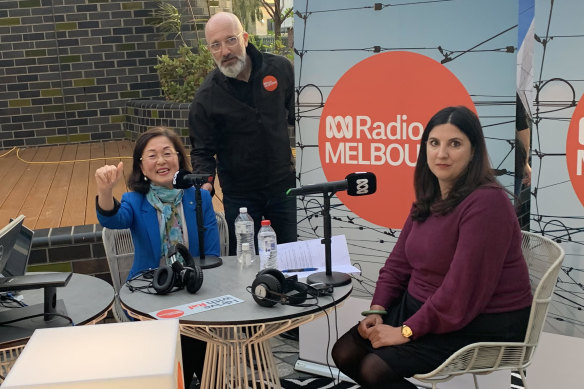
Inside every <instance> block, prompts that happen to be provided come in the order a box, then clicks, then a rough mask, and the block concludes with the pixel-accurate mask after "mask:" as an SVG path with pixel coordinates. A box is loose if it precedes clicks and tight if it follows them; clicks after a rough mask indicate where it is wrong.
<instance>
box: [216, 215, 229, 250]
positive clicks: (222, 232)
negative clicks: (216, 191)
mask: <svg viewBox="0 0 584 389" xmlns="http://www.w3.org/2000/svg"><path fill="white" fill-rule="evenodd" d="M215 218H216V219H217V228H219V245H220V251H219V255H224V256H226V255H229V230H228V229H227V220H225V213H224V212H215Z"/></svg>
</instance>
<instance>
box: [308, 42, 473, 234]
mask: <svg viewBox="0 0 584 389" xmlns="http://www.w3.org/2000/svg"><path fill="white" fill-rule="evenodd" d="M452 105H464V106H467V107H469V108H470V109H472V110H473V111H474V112H476V109H475V107H474V104H473V102H472V99H471V98H470V96H469V94H468V92H467V91H466V89H465V87H464V85H462V83H461V82H460V81H459V80H458V79H457V78H456V76H454V74H452V72H450V71H449V70H448V69H447V68H446V67H444V66H443V65H442V64H440V63H438V62H436V61H434V60H433V59H431V58H428V57H426V56H423V55H421V54H417V53H412V52H407V51H395V52H387V53H382V54H377V55H374V56H372V57H370V58H367V59H365V60H363V61H361V62H359V63H357V64H356V65H354V66H353V67H352V68H350V69H349V70H348V71H347V72H346V73H345V74H344V75H343V76H342V77H341V78H340V79H339V81H338V82H337V83H336V84H335V86H334V88H333V89H332V90H331V93H330V95H329V96H328V98H327V101H326V104H325V106H324V108H323V112H322V116H321V118H320V124H319V132H318V146H319V155H320V161H321V164H322V168H323V170H324V173H325V176H326V178H327V181H337V180H342V179H344V178H345V176H346V175H347V174H349V173H353V172H363V171H368V172H372V173H374V174H375V176H376V177H377V192H376V193H374V194H372V195H369V196H367V198H360V197H350V196H348V195H347V194H346V192H338V193H337V196H338V197H339V199H340V200H341V201H342V202H343V203H344V204H345V205H346V206H347V207H348V208H349V209H350V210H351V211H352V212H354V213H355V214H357V215H358V216H360V217H361V218H363V219H365V220H368V221H370V222H371V223H374V224H377V225H380V226H384V227H388V228H401V227H402V226H403V223H404V221H405V219H406V217H407V215H408V213H409V210H410V208H411V205H412V202H413V200H414V188H413V175H414V167H415V164H416V161H417V158H418V150H419V139H420V138H421V136H422V133H423V131H424V127H425V126H426V123H427V122H428V120H429V119H430V117H432V115H434V114H435V113H436V112H437V111H439V110H440V109H442V108H444V107H447V106H452Z"/></svg>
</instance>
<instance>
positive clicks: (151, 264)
mask: <svg viewBox="0 0 584 389" xmlns="http://www.w3.org/2000/svg"><path fill="white" fill-rule="evenodd" d="M185 153H186V151H185V148H184V146H183V145H182V142H181V141H180V138H179V137H178V136H177V135H176V133H175V132H174V131H172V130H170V129H168V128H165V127H154V128H152V129H150V130H148V131H147V132H145V133H143V134H142V135H141V136H140V137H139V138H138V140H137V141H136V146H135V148H134V155H133V165H132V173H131V174H130V177H129V178H128V187H129V188H130V189H131V190H132V191H131V192H127V193H124V194H123V195H122V202H121V203H120V202H118V201H117V200H116V199H114V197H113V194H112V193H113V192H112V191H113V188H114V186H115V185H116V183H117V182H118V181H119V180H120V179H121V178H122V177H123V162H120V163H119V164H118V166H113V165H106V166H102V167H100V168H99V169H97V171H96V172H95V178H96V182H97V218H98V220H99V222H100V224H101V225H102V226H104V227H107V228H111V229H120V228H129V229H130V231H131V232H132V240H133V243H134V262H133V264H132V268H131V270H130V273H129V275H128V278H130V277H133V276H134V275H136V274H137V273H139V272H140V271H143V270H147V269H155V268H157V267H158V266H160V264H163V263H164V261H165V260H166V254H167V253H168V251H169V249H170V248H171V247H172V246H173V245H175V244H176V243H183V244H185V245H186V246H187V247H188V248H189V251H190V253H191V255H193V256H199V254H200V252H199V239H198V232H197V231H198V226H197V220H196V213H195V189H194V188H192V187H191V188H188V189H174V188H173V186H172V178H173V176H174V174H175V173H176V172H177V171H178V170H179V169H187V170H188V163H187V162H186V159H185V155H186V154H185ZM201 198H202V208H203V223H204V227H205V235H204V236H205V244H204V247H205V255H213V256H219V230H218V228H217V220H216V218H215V211H214V210H213V203H212V201H211V195H210V194H209V192H207V191H206V190H201Z"/></svg>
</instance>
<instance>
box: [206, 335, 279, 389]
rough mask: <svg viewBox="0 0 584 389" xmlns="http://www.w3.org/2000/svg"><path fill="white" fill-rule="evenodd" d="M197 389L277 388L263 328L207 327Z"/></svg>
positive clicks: (277, 382)
mask: <svg viewBox="0 0 584 389" xmlns="http://www.w3.org/2000/svg"><path fill="white" fill-rule="evenodd" d="M208 333H209V335H212V336H211V339H207V341H208V342H209V343H208V345H207V353H206V355H205V367H204V370H203V377H202V381H201V388H208V389H215V388H217V389H218V388H225V389H235V388H245V389H247V388H248V387H252V388H254V389H256V388H260V389H268V388H270V389H272V388H274V389H280V388H281V386H280V379H279V378H278V373H277V371H278V370H277V368H276V363H275V360H274V356H273V354H272V349H271V346H270V342H269V337H265V336H263V335H265V326H264V325H257V326H240V327H227V328H209V329H208Z"/></svg>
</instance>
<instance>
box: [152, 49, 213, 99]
mask: <svg viewBox="0 0 584 389" xmlns="http://www.w3.org/2000/svg"><path fill="white" fill-rule="evenodd" d="M214 67H215V62H214V61H213V57H212V56H211V53H210V52H209V49H207V47H206V46H205V45H203V44H199V47H198V53H194V52H193V51H192V50H191V48H190V47H188V46H181V47H180V48H179V49H178V56H176V57H173V58H171V57H169V56H168V55H162V56H158V64H157V65H155V66H154V69H156V71H157V72H158V77H159V78H160V87H161V88H162V92H163V94H164V97H165V98H166V100H169V101H176V102H179V103H190V102H191V101H193V98H194V97H195V92H196V90H197V88H198V87H199V86H200V85H201V83H202V82H203V80H204V79H205V76H206V75H207V74H209V73H210V72H211V70H213V68H214Z"/></svg>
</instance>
